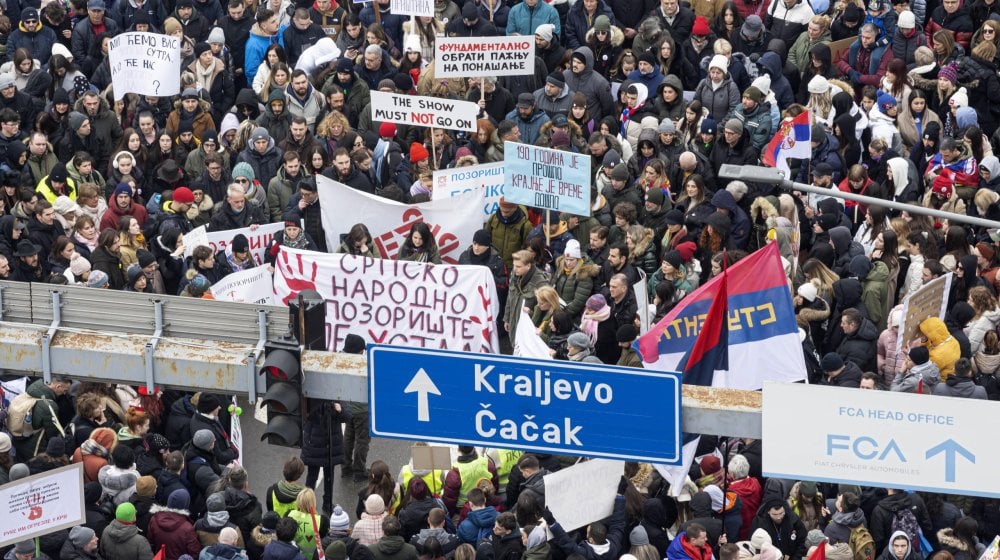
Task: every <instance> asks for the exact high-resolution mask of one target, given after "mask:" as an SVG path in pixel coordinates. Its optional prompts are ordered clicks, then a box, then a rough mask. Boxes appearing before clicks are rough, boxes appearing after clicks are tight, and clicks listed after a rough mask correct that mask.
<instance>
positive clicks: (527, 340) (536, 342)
mask: <svg viewBox="0 0 1000 560" xmlns="http://www.w3.org/2000/svg"><path fill="white" fill-rule="evenodd" d="M517 324H518V325H531V317H530V316H529V315H528V314H527V313H526V312H525V311H524V310H523V309H522V310H521V318H520V319H519V322H518V323H517ZM514 355H515V356H522V357H525V358H536V359H539V360H551V359H552V356H550V355H549V345H548V344H545V341H544V340H542V337H540V336H538V333H536V332H535V329H534V328H531V329H517V330H516V331H515V332H514Z"/></svg>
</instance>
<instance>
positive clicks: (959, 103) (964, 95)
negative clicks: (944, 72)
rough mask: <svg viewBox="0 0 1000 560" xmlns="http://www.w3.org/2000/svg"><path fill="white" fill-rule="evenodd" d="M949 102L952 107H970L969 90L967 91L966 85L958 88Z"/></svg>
mask: <svg viewBox="0 0 1000 560" xmlns="http://www.w3.org/2000/svg"><path fill="white" fill-rule="evenodd" d="M938 75H940V74H938ZM948 104H949V105H951V106H952V107H968V106H969V92H967V91H966V90H965V88H964V87H960V88H958V91H956V92H955V93H953V94H951V99H950V100H949V101H948Z"/></svg>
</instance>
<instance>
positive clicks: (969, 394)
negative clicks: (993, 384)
mask: <svg viewBox="0 0 1000 560" xmlns="http://www.w3.org/2000/svg"><path fill="white" fill-rule="evenodd" d="M934 394H935V395H940V396H943V397H960V398H965V399H982V400H984V401H985V400H987V395H986V388H985V387H981V386H979V385H976V382H975V380H973V378H971V377H957V376H954V375H953V376H951V377H950V378H949V379H948V380H947V381H945V382H944V383H938V384H937V385H936V386H935V387H934Z"/></svg>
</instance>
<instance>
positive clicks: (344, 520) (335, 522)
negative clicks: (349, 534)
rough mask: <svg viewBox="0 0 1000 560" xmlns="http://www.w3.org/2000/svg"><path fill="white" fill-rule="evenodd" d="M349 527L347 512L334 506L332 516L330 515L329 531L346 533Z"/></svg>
mask: <svg viewBox="0 0 1000 560" xmlns="http://www.w3.org/2000/svg"><path fill="white" fill-rule="evenodd" d="M350 527H351V518H350V517H348V515H347V512H346V511H344V508H342V507H340V506H339V505H338V506H335V507H334V508H333V514H331V515H330V530H331V531H346V530H348V529H350Z"/></svg>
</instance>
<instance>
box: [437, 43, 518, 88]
mask: <svg viewBox="0 0 1000 560" xmlns="http://www.w3.org/2000/svg"><path fill="white" fill-rule="evenodd" d="M434 62H435V64H434V75H435V76H437V77H438V78H467V77H474V76H523V75H525V74H534V73H535V41H534V39H532V38H531V37H438V38H437V40H436V41H434Z"/></svg>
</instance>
